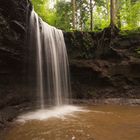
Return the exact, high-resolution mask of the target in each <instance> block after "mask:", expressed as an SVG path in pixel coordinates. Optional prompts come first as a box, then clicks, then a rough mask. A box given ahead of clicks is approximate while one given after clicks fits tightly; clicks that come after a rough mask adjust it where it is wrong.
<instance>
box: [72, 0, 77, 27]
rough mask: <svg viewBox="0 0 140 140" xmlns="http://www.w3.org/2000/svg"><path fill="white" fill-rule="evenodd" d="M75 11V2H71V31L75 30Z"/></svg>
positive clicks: (73, 0)
mask: <svg viewBox="0 0 140 140" xmlns="http://www.w3.org/2000/svg"><path fill="white" fill-rule="evenodd" d="M75 11H76V2H75V0H72V25H73V29H75V25H76V23H75V20H76V19H75Z"/></svg>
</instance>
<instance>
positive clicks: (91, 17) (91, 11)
mask: <svg viewBox="0 0 140 140" xmlns="http://www.w3.org/2000/svg"><path fill="white" fill-rule="evenodd" d="M90 30H91V31H93V3H92V0H90Z"/></svg>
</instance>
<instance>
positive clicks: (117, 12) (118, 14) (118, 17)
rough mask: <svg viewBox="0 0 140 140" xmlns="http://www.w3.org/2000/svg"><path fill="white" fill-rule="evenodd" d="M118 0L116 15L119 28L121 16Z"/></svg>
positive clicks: (117, 1) (117, 0) (118, 0)
mask: <svg viewBox="0 0 140 140" xmlns="http://www.w3.org/2000/svg"><path fill="white" fill-rule="evenodd" d="M120 8H121V4H120V0H116V16H117V26H118V28H119V29H120V28H121V16H120Z"/></svg>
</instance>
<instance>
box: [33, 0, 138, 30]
mask: <svg viewBox="0 0 140 140" xmlns="http://www.w3.org/2000/svg"><path fill="white" fill-rule="evenodd" d="M118 1H119V3H120V5H119V8H118V10H119V11H117V12H118V15H117V16H116V18H118V17H119V18H120V19H119V20H120V24H121V26H120V28H121V30H136V29H137V28H138V27H140V0H118ZM51 2H52V0H32V3H33V5H34V9H35V11H36V12H37V13H38V15H39V16H40V17H42V19H43V20H44V21H46V22H48V23H49V24H50V25H53V26H55V27H57V28H60V29H62V30H65V31H72V30H73V29H72V3H71V1H70V0H69V1H68V0H57V2H55V0H54V7H53V6H51V7H50V4H51ZM92 4H93V28H94V31H99V30H102V29H104V28H105V27H107V26H109V24H110V0H93V1H92ZM75 15H76V17H75V18H76V30H79V31H81V30H82V31H90V3H89V0H76V13H75ZM117 20H118V19H117Z"/></svg>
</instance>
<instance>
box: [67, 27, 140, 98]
mask: <svg viewBox="0 0 140 140" xmlns="http://www.w3.org/2000/svg"><path fill="white" fill-rule="evenodd" d="M109 30H110V29H109V28H107V29H105V30H104V31H102V32H100V33H82V32H75V33H66V34H65V40H66V44H67V48H68V54H69V58H70V68H71V77H72V80H71V81H72V87H73V96H74V97H76V98H111V97H115V98H116V97H126V98H140V93H139V91H140V55H139V54H138V52H137V50H138V49H139V48H140V34H136V33H134V34H132V33H131V34H127V35H120V34H118V33H116V34H115V35H114V36H111V35H110V31H109Z"/></svg>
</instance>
